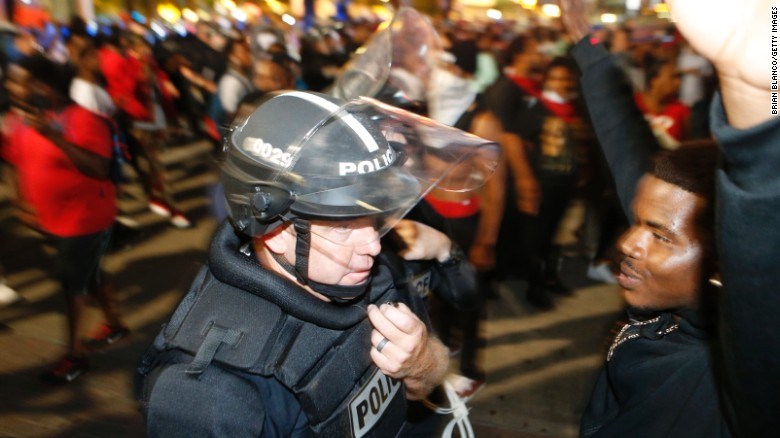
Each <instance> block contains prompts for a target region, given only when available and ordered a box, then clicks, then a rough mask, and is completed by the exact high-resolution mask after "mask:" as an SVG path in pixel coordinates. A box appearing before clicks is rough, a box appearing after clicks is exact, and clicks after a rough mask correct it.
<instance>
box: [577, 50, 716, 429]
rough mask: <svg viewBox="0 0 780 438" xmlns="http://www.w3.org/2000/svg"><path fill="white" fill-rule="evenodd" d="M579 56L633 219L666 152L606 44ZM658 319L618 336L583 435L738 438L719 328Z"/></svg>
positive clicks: (693, 318) (688, 318) (591, 106)
mask: <svg viewBox="0 0 780 438" xmlns="http://www.w3.org/2000/svg"><path fill="white" fill-rule="evenodd" d="M572 55H573V56H574V58H575V60H576V61H577V62H578V64H579V66H580V69H581V70H582V89H583V94H584V97H585V102H586V104H587V107H588V110H589V112H590V116H591V119H592V120H593V123H594V128H595V131H596V134H597V136H598V138H599V141H600V142H601V145H602V148H603V151H604V154H605V157H606V159H607V162H608V163H609V167H610V169H611V170H612V172H613V174H614V178H615V184H616V189H617V192H618V196H619V198H620V201H621V204H622V205H623V210H624V211H625V213H626V215H627V216H628V217H631V210H630V208H629V207H630V204H631V200H632V199H633V197H634V191H635V190H636V186H637V184H638V182H639V179H640V178H641V177H642V175H644V174H645V172H646V171H647V170H648V169H649V160H650V156H651V155H652V154H653V153H654V152H655V151H656V150H657V149H658V146H657V143H656V140H655V137H654V136H653V134H652V131H651V130H650V128H649V126H648V125H647V123H646V122H645V119H644V117H643V116H642V114H641V112H640V111H639V109H638V108H636V106H635V104H634V102H633V97H632V96H633V93H632V91H631V86H630V85H629V83H628V81H627V80H626V78H625V77H624V76H623V73H622V71H621V70H620V68H619V67H618V66H617V65H616V64H615V63H614V61H613V60H612V59H611V58H610V57H609V54H608V53H607V52H606V50H604V49H603V47H601V46H592V45H591V44H590V42H589V41H588V40H583V42H581V43H580V44H578V45H577V46H575V48H574V49H573V50H572ZM657 318H658V320H657V321H656V322H653V323H647V324H642V323H639V322H635V323H634V324H636V327H635V332H636V333H635V335H634V337H630V338H629V339H621V335H622V336H623V337H624V338H625V335H624V334H623V333H621V334H619V335H618V337H617V339H616V340H615V342H614V343H613V348H612V349H611V351H610V353H611V354H613V355H612V357H611V359H609V358H608V361H607V363H606V364H605V365H604V368H603V369H602V371H601V374H600V375H599V378H598V381H597V383H596V386H595V388H594V391H593V394H592V396H591V400H590V403H589V406H588V408H587V409H586V411H585V413H584V414H583V417H582V420H581V424H580V426H581V429H580V434H581V435H582V436H602V437H623V436H646V437H674V436H679V437H702V438H705V437H718V436H730V432H729V429H728V427H727V425H726V422H725V416H724V415H723V414H722V413H721V409H720V406H719V397H718V391H717V384H716V381H715V377H714V373H715V368H714V366H713V363H712V356H713V351H712V344H711V340H712V337H713V330H712V328H711V327H710V328H709V330H708V327H707V325H705V324H704V323H703V321H704V318H703V317H702V316H701V315H700V314H699V313H697V312H693V311H677V312H674V311H669V312H664V313H662V314H660V315H658V316H657ZM673 326H676V327H675V328H673V329H672V327H673ZM617 344H620V345H617ZM616 345H617V346H616Z"/></svg>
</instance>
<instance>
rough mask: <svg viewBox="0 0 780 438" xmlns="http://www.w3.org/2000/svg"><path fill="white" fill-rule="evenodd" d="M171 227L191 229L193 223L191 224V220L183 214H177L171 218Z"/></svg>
mask: <svg viewBox="0 0 780 438" xmlns="http://www.w3.org/2000/svg"><path fill="white" fill-rule="evenodd" d="M170 222H171V225H173V226H174V227H176V228H182V229H183V228H189V227H191V226H192V222H190V220H189V219H187V217H186V216H184V214H183V213H179V212H176V213H174V214H173V216H171V219H170Z"/></svg>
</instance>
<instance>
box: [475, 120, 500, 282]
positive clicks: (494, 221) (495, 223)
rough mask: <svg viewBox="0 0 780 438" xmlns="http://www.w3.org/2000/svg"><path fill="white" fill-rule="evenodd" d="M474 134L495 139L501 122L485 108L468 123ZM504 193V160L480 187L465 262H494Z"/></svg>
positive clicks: (489, 264)
mask: <svg viewBox="0 0 780 438" xmlns="http://www.w3.org/2000/svg"><path fill="white" fill-rule="evenodd" d="M470 131H471V132H472V133H473V134H474V135H477V136H479V137H482V138H486V139H488V140H491V141H495V142H499V141H500V139H501V138H500V137H501V123H500V122H499V121H498V120H496V118H495V117H494V116H493V115H492V114H491V113H490V112H488V111H484V112H482V113H480V114H477V115H476V116H475V117H474V120H473V122H472V123H471V130H470ZM505 192H506V161H505V160H504V159H502V160H501V161H499V164H498V167H496V170H495V173H494V174H493V176H491V177H490V178H488V180H487V181H486V182H485V186H484V187H483V189H482V193H481V196H482V199H481V201H482V208H481V211H480V216H479V225H478V226H477V234H476V236H475V237H474V242H473V243H472V244H471V248H470V249H469V254H468V256H469V261H471V263H472V264H473V265H474V267H476V268H477V269H479V270H483V269H484V270H487V269H490V268H492V267H493V266H494V265H495V263H496V250H495V247H496V241H498V232H499V230H500V228H501V219H502V217H503V215H504V196H505Z"/></svg>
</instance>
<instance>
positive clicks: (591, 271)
mask: <svg viewBox="0 0 780 438" xmlns="http://www.w3.org/2000/svg"><path fill="white" fill-rule="evenodd" d="M587 275H588V278H590V279H591V280H595V281H599V282H601V283H607V284H617V279H616V278H615V274H613V273H612V270H611V269H609V263H599V264H598V265H593V264H591V265H588V273H587Z"/></svg>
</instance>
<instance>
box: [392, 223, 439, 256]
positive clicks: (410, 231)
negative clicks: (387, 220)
mask: <svg viewBox="0 0 780 438" xmlns="http://www.w3.org/2000/svg"><path fill="white" fill-rule="evenodd" d="M394 229H395V232H396V234H397V235H398V236H399V237H400V238H401V239H403V241H404V243H405V244H406V249H405V250H403V251H401V257H403V258H404V259H406V260H431V259H436V260H438V261H440V262H444V261H446V260H447V259H448V258H449V257H450V249H451V248H452V241H450V238H449V237H447V235H446V234H444V233H442V232H440V231H438V230H436V229H434V228H431V227H429V226H428V225H424V224H421V223H419V222H415V221H411V220H408V219H405V220H402V221H400V222H398V224H397V225H396V226H395V228H394Z"/></svg>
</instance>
